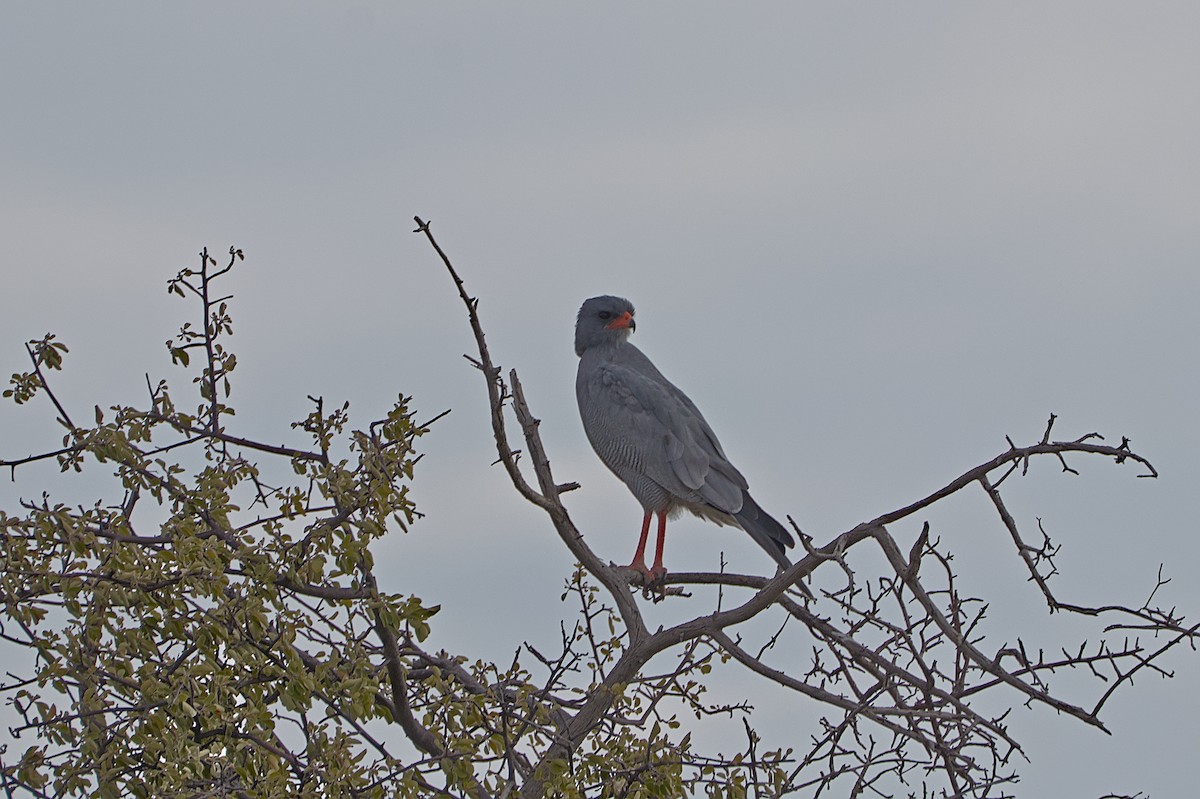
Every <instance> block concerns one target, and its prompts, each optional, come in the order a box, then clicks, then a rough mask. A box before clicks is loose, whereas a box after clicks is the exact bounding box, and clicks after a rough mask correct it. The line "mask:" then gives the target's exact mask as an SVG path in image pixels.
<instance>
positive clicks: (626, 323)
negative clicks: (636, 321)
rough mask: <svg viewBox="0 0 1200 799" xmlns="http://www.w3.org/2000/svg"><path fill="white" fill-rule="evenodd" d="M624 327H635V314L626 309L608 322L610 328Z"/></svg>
mask: <svg viewBox="0 0 1200 799" xmlns="http://www.w3.org/2000/svg"><path fill="white" fill-rule="evenodd" d="M623 327H630V328H631V327H633V314H631V313H630V312H629V311H626V312H625V313H623V314H621V315H620V316H618V317H617V318H616V319H614V320H612V321H611V322H609V323H608V329H609V330H620V329H621V328H623Z"/></svg>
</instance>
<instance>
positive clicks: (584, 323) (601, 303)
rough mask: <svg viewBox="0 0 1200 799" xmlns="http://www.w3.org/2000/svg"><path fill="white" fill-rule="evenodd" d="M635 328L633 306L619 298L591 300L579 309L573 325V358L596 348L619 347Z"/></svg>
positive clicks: (594, 298)
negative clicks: (603, 346)
mask: <svg viewBox="0 0 1200 799" xmlns="http://www.w3.org/2000/svg"><path fill="white" fill-rule="evenodd" d="M636 328H637V325H635V324H634V322H633V304H632V303H631V302H629V300H626V299H623V298H621V297H609V296H604V297H592V298H591V299H590V300H587V301H585V302H584V303H583V305H582V306H580V308H579V318H578V319H577V320H576V321H575V354H576V355H583V352H584V350H586V349H589V348H591V347H596V346H600V345H605V344H607V345H609V346H611V345H615V344H620V343H621V342H623V341H625V339H627V338H629V334H630V333H632V332H633V331H634V330H635V329H636Z"/></svg>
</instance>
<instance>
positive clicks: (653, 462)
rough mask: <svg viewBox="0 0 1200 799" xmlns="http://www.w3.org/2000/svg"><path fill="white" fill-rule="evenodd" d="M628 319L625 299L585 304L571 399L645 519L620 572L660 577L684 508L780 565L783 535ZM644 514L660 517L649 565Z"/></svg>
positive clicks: (786, 538) (788, 543) (785, 543)
mask: <svg viewBox="0 0 1200 799" xmlns="http://www.w3.org/2000/svg"><path fill="white" fill-rule="evenodd" d="M633 317H634V309H633V305H632V304H631V303H630V302H629V300H627V299H624V298H622V297H613V296H608V295H605V296H601V297H592V298H591V299H589V300H586V301H585V302H584V303H583V305H582V306H580V308H579V316H578V317H577V319H576V322H575V354H576V355H578V356H579V370H578V372H577V373H576V376H575V396H576V399H577V400H578V402H579V416H580V418H581V419H582V421H583V429H584V432H585V433H586V434H587V438H588V441H589V442H590V443H591V445H592V448H593V449H594V450H595V451H596V454H597V455H599V456H600V460H601V461H603V462H604V465H605V466H607V467H608V468H609V469H610V470H611V471H612V472H613V474H615V475H616V476H617V477H618V478H620V480H621V481H622V482H624V483H625V485H626V486H627V487H628V488H629V491H630V492H631V493H632V494H633V496H634V497H635V498H636V499H637V501H638V502H639V503H641V506H642V511H643V513H644V515H643V517H642V532H641V537H640V538H639V539H638V545H637V551H636V552H635V553H634V556H633V560H632V561H631V562H630V564H629V565H628V566H627V567H625V568H628V569H633V570H635V571H637V572H641V574H642V575H643V576H644V577H645V579H646V581H647V584H649V583H650V582H654V581H656V580H659V579H661V578H663V577H665V576H666V573H667V570H666V568H665V567H664V566H663V543H664V540H665V538H666V530H667V519H668V518H669V517H674V516H677V515H679V513H681V512H682V511H685V510H687V511H691V512H692V513H694V514H696V515H697V516H699V517H701V518H704V519H707V520H709V521H712V522H716V523H717V524H719V525H733V526H735V527H740V528H741V529H742V530H744V531H746V532H747V533H749V534H750V537H751V538H753V539H754V541H755V542H756V543H757V544H758V545H759V546H760V547H762V548H763V549H764V550H766V552H767V554H769V555H770V556H771V557H772V558H773V559H774V560H775V562H776V563H777V564H778V565H779V567H780V568H781V569H786V568H788V567H789V566H791V561H790V560H789V559H788V557H787V554H786V550H787V548H789V547H792V546H794V545H795V541H794V540H793V539H792V535H791V533H789V532H788V530H787V529H786V528H785V527H784V526H783V525H782V524H780V523H779V522H778V521H776V520H775V519H774V518H773V517H772V516H771V515H770V514H768V513H767V512H766V511H764V510H763V509H762V508H761V507H759V505H758V503H757V502H755V501H754V498H753V497H751V496H750V492H749V490H748V489H749V485H748V484H747V482H746V478H745V477H743V476H742V473H741V472H739V471H738V470H737V468H735V467H734V465H733V464H732V463H730V462H729V458H728V457H726V455H725V451H724V450H723V449H722V448H721V443H720V442H719V441H718V440H717V436H716V434H715V433H713V430H712V428H711V427H709V424H708V422H707V421H705V419H704V416H703V415H702V414H701V413H700V410H699V409H698V408H697V407H696V405H695V403H693V402H692V401H691V400H690V399H688V397H687V395H686V394H684V393H683V392H682V391H680V390H679V389H678V388H676V387H675V384H674V383H672V382H671V381H669V380H667V378H665V377H664V376H663V374H662V372H660V371H659V370H658V369H657V368H656V367H655V366H654V364H653V363H652V362H651V361H650V359H649V358H648V357H646V355H645V354H644V353H643V352H642V351H641V350H639V349H638V348H637V347H635V346H634V345H633V344H630V343H629V336H630V334H631V333H633V332H634V330H635V329H636V328H637V325H636V324H635V322H634V318H633ZM652 516H657V517H658V542H657V543H658V548H657V552H656V554H655V557H654V563H653V565H652V566H650V567H649V568H647V566H646V560H645V551H646V539H647V537H648V535H649V533H650V522H651V517H652Z"/></svg>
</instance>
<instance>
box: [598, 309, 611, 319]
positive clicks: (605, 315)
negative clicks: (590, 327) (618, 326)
mask: <svg viewBox="0 0 1200 799" xmlns="http://www.w3.org/2000/svg"><path fill="white" fill-rule="evenodd" d="M600 318H601V319H611V318H612V314H610V313H609V312H608V311H601V312H600Z"/></svg>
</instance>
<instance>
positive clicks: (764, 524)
mask: <svg viewBox="0 0 1200 799" xmlns="http://www.w3.org/2000/svg"><path fill="white" fill-rule="evenodd" d="M733 518H734V519H735V520H736V521H737V523H738V526H739V527H741V528H742V529H743V530H745V531H746V532H747V533H749V534H750V537H751V538H753V539H754V540H755V541H756V542H757V543H758V545H759V546H760V547H762V548H763V549H765V550H766V551H767V554H769V555H770V556H771V557H772V558H774V559H775V562H776V563H778V564H779V565H780V566H781V567H782V568H784V569H786V568H787V567H789V566H791V565H792V562H791V561H790V560H788V556H787V554H786V552H785V550H786V549H787V548H788V547H793V546H795V545H796V541H795V540H794V539H793V538H792V534H791V533H789V532H788V531H787V528H786V527H784V526H783V525H782V524H780V523H779V522H777V521H775V519H774V518H773V517H772V516H771V514H769V513H767V512H766V511H765V510H763V509H762V508H760V507H759V506H758V503H757V502H755V501H754V498H753V497H751V496H750V494H749V492H743V493H742V509H741V510H740V511H738V512H737V513H735V514H733Z"/></svg>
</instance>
